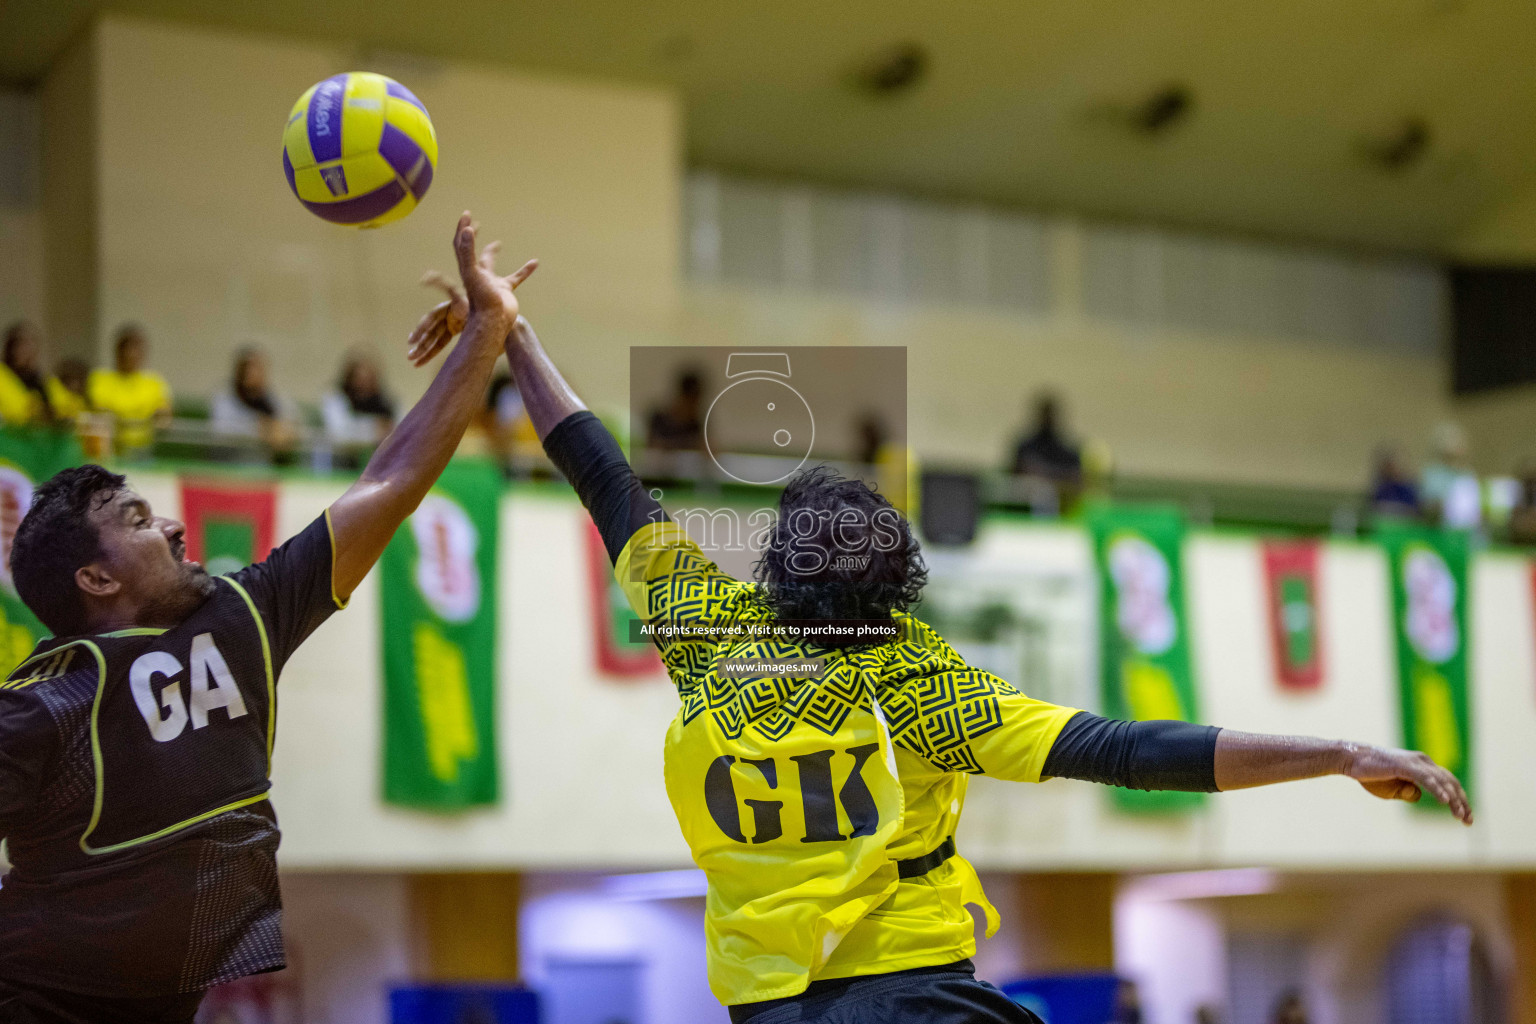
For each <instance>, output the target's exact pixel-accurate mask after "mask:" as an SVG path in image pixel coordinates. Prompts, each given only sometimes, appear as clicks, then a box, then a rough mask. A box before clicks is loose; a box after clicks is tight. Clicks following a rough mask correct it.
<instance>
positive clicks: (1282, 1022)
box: [1269, 989, 1312, 1024]
mask: <svg viewBox="0 0 1536 1024" xmlns="http://www.w3.org/2000/svg"><path fill="white" fill-rule="evenodd" d="M1311 1020H1312V1018H1311V1017H1310V1016H1308V1015H1307V1004H1306V1003H1304V1002H1302V1000H1301V993H1300V992H1297V991H1296V990H1295V989H1292V990H1291V991H1289V992H1286V993H1285V994H1284V995H1282V996H1281V997H1280V999H1279V1001H1277V1002H1276V1003H1275V1009H1274V1011H1273V1012H1272V1013H1271V1014H1270V1017H1269V1024H1310V1022H1311Z"/></svg>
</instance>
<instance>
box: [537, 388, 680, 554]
mask: <svg viewBox="0 0 1536 1024" xmlns="http://www.w3.org/2000/svg"><path fill="white" fill-rule="evenodd" d="M544 452H545V454H547V455H548V456H549V458H550V461H551V462H553V463H554V464H555V466H556V468H558V469H559V470H560V472H562V473H564V474H565V478H566V479H567V480H569V481H570V482H571V486H572V487H574V488H576V496H577V497H579V498H580V499H581V503H582V504H583V505H585V506H586V507H587V511H588V512H590V513H591V514H592V521H593V522H594V523H596V524H597V532H598V533H601V534H602V535H603V546H604V547H605V548H607V549H608V557H609V558H610V559H612V560H613V561H615V562H617V561H618V559H619V555H620V554H621V553H622V552H623V550H624V545H625V544H628V543H629V538H631V537H633V536H634V535H635V531H636V530H638V529H640V527H642V526H644V525H645V524H646V523H660V522H664V521H665V520H666V519H667V513H666V512H665V511H663V510H662V507H661V506H660V505H658V504H657V503H656V499H655V498H652V497H651V495H650V493H649V492H648V491H647V490H646V489H645V485H644V484H642V483H641V482H640V478H639V477H637V476H635V471H634V470H632V469H630V468H629V461H628V460H627V459H625V458H624V452H623V450H622V449H621V448H620V447H619V442H617V441H615V440H614V439H613V435H612V434H610V433H608V428H607V427H605V426H603V424H602V421H601V420H599V419H598V418H597V417H596V416H594V415H592V414H591V413H590V412H587V411H586V410H582V411H581V412H576V413H572V414H571V415H569V416H567V417H566V418H565V419H563V420H561V421H560V422H559V423H557V424H555V429H554V430H551V431H550V432H549V436H547V437H545V438H544Z"/></svg>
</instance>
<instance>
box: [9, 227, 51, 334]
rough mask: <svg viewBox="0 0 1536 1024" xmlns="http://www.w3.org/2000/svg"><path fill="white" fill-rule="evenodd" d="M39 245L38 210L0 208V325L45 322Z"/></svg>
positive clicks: (41, 262)
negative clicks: (22, 320) (24, 321)
mask: <svg viewBox="0 0 1536 1024" xmlns="http://www.w3.org/2000/svg"><path fill="white" fill-rule="evenodd" d="M42 246H43V216H42V212H41V211H40V210H37V209H25V208H23V209H15V208H6V207H0V325H3V324H8V323H10V322H11V321H13V320H17V319H20V318H23V317H25V318H26V319H29V320H34V321H37V322H39V323H41V322H42V321H43V320H44V319H45V318H44V315H43V314H44V308H43V306H44V303H43V258H42Z"/></svg>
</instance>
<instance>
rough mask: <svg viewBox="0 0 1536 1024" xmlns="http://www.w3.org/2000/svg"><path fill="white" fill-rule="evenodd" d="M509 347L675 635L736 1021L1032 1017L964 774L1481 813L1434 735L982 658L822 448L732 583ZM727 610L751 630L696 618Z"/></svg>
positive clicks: (711, 908) (554, 452)
mask: <svg viewBox="0 0 1536 1024" xmlns="http://www.w3.org/2000/svg"><path fill="white" fill-rule="evenodd" d="M467 309H468V307H467V305H466V303H465V302H464V301H463V299H462V298H460V297H459V296H458V295H457V294H454V293H452V291H451V290H450V298H449V300H448V301H446V302H444V303H442V304H440V305H439V306H438V307H436V308H435V309H434V310H433V311H432V312H430V313H429V314H428V315H427V316H426V317H425V318H424V319H423V321H422V323H421V325H420V326H418V328H417V330H416V332H415V333H414V334H413V335H412V339H411V348H410V355H411V357H412V358H413V360H415V361H416V362H418V364H419V363H421V362H425V361H426V360H427V359H430V358H431V357H432V355H433V353H434V352H436V351H437V349H439V348H440V347H442V345H444V344H446V342H447V341H448V339H449V338H451V336H452V335H453V334H454V333H455V331H456V330H457V329H458V324H459V323H460V322H461V321H462V319H463V317H464V316H465V315H466V312H467ZM506 351H507V356H508V358H509V360H510V362H511V366H512V373H513V376H514V378H515V379H516V381H517V385H518V388H519V390H520V391H521V393H522V396H523V400H524V402H525V403H526V405H527V410H528V414H529V416H530V418H531V419H532V421H533V425H534V428H535V429H536V430H537V432H538V435H539V438H540V440H541V441H542V442H543V444H544V448H545V451H546V452H548V454H549V456H550V458H551V459H552V460H553V461H554V462H555V464H556V465H557V466H559V467H560V469H561V471H562V472H564V473H565V475H566V476H567V478H568V479H569V480H570V481H571V483H572V485H573V486H574V487H575V489H576V492H577V494H578V495H580V497H581V499H582V501H583V503H584V504H585V505H586V506H587V508H588V510H589V511H590V512H591V514H592V518H593V520H594V521H595V522H596V524H597V526H598V529H599V532H600V533H601V534H602V537H603V541H604V543H605V545H606V546H607V549H608V552H609V555H610V556H611V557H612V558H613V560H614V562H615V571H616V573H617V577H618V580H619V582H620V584H621V585H622V587H623V589H624V592H625V593H626V595H627V596H628V597H629V600H630V602H631V604H632V605H633V606H634V608H635V610H636V612H637V613H638V614H639V615H640V616H641V618H642V619H644V620H646V621H647V622H650V623H653V624H657V625H660V626H664V627H670V628H672V629H674V630H676V631H677V632H675V633H673V634H669V635H664V636H662V637H660V638H659V639H658V647H659V648H660V649H661V654H662V659H663V661H664V662H665V664H666V667H667V671H668V672H669V674H670V675H671V677H672V680H673V682H674V683H676V685H677V689H678V696H679V697H680V699H681V707H680V709H679V710H678V713H677V716H676V718H675V719H674V720H673V722H672V725H671V727H670V728H669V729H668V731H667V737H666V754H665V773H666V783H667V792H668V795H669V797H670V799H671V801H672V806H673V808H674V810H675V812H676V814H677V819H678V823H679V824H680V825H681V826H682V830H683V835H684V836H685V838H686V839H687V841H688V845H689V847H690V848H691V850H692V853H693V857H694V860H695V861H696V862H697V863H698V865H699V866H700V867H701V868H702V869H703V870H704V873H705V875H706V876H707V877H708V880H709V894H708V899H707V903H706V922H705V927H706V938H707V943H708V959H709V964H708V966H709V980H710V986H711V988H712V989H713V991H714V993H715V995H716V996H717V997H718V998H719V999H720V1000H721V1002H723V1003H725V1004H726V1005H727V1006H728V1007H729V1008H730V1015H731V1019H732V1021H733V1022H734V1024H743V1022H746V1021H750V1022H752V1024H787V1022H791V1021H794V1022H801V1024H810V1022H820V1024H865V1022H868V1024H889V1022H892V1021H924V1022H933V1024H987V1022H996V1024H1001V1022H1014V1024H1023V1022H1029V1021H1037V1020H1038V1018H1036V1017H1034V1016H1033V1015H1032V1014H1031V1013H1029V1012H1028V1011H1027V1010H1025V1009H1023V1008H1022V1007H1019V1006H1017V1005H1015V1004H1014V1003H1013V1002H1011V1001H1010V1000H1009V999H1007V998H1006V997H1005V996H1003V994H1002V993H1001V992H999V991H998V990H997V989H995V988H993V987H992V986H990V985H987V984H985V983H983V982H980V981H977V980H976V978H975V977H974V969H973V967H972V965H971V963H970V960H969V959H968V958H969V957H970V956H971V955H972V954H973V953H974V951H975V942H974V939H973V925H972V923H971V918H970V914H969V913H968V912H967V910H966V909H965V905H966V904H971V905H974V906H977V907H979V908H980V909H981V910H982V911H983V912H984V914H985V915H986V917H987V918H988V921H989V926H988V934H991V931H992V929H993V928H995V927H996V912H995V911H994V910H993V909H992V907H991V905H990V904H989V903H988V902H987V899H986V896H985V894H984V893H983V892H982V890H981V885H980V883H979V882H978V881H977V877H976V872H975V871H974V870H973V869H972V867H971V865H970V864H969V863H967V862H966V860H965V859H964V858H963V857H961V856H959V854H958V853H957V851H956V849H955V841H954V834H955V827H956V825H957V824H958V821H959V817H960V812H961V806H962V803H963V801H964V798H965V789H966V782H967V780H968V778H969V776H970V775H971V774H986V775H992V776H996V777H999V778H1004V779H1012V780H1016V781H1020V782H1038V781H1040V780H1041V779H1042V778H1046V777H1050V776H1065V777H1071V778H1079V779H1087V780H1091V781H1096V782H1103V783H1111V784H1117V785H1124V786H1135V787H1139V788H1144V789H1185V790H1202V791H1216V790H1227V789H1240V788H1244V787H1249V786H1260V785H1266V784H1269V783H1276V782H1285V781H1288V780H1293V779H1305V778H1312V777H1315V776H1320V775H1329V774H1342V775H1348V776H1350V777H1352V778H1355V779H1358V780H1359V781H1360V782H1361V783H1362V784H1363V785H1364V786H1365V788H1366V789H1367V790H1368V791H1369V792H1371V793H1372V794H1374V795H1376V796H1378V797H1384V798H1388V799H1403V800H1417V799H1418V798H1419V796H1420V794H1421V793H1422V792H1424V791H1428V792H1429V793H1430V794H1431V795H1432V796H1433V797H1434V798H1435V799H1437V800H1440V801H1442V802H1443V803H1446V804H1448V805H1450V807H1451V808H1452V809H1453V811H1454V812H1455V814H1456V815H1457V817H1459V818H1460V819H1461V820H1462V821H1464V822H1468V823H1470V821H1471V812H1470V809H1469V807H1468V805H1467V799H1466V795H1465V794H1464V793H1463V792H1462V789H1461V787H1460V786H1459V785H1458V783H1457V781H1456V779H1455V777H1454V776H1452V775H1451V774H1450V773H1449V772H1447V771H1445V770H1444V769H1442V768H1440V767H1439V766H1437V765H1435V764H1434V763H1433V762H1432V761H1431V760H1430V759H1429V758H1427V757H1426V756H1424V755H1423V754H1420V753H1416V752H1412V751H1406V750H1390V749H1383V748H1379V747H1373V746H1369V745H1366V744H1357V743H1346V742H1335V741H1325V740H1316V739H1309V738H1304V737H1277V736H1261V735H1254V734H1247V733H1238V732H1232V731H1229V730H1221V729H1217V728H1214V727H1211V726H1199V725H1192V724H1189V723H1185V722H1118V721H1113V720H1109V719H1104V718H1100V717H1098V716H1096V715H1092V714H1089V713H1087V712H1083V711H1078V710H1075V709H1072V708H1064V707H1057V706H1055V705H1052V704H1047V703H1044V702H1042V701H1038V700H1033V699H1031V698H1030V697H1028V696H1026V695H1025V694H1023V693H1021V692H1019V691H1018V690H1017V689H1015V688H1014V687H1013V686H1012V685H1010V684H1009V683H1007V682H1005V681H1004V680H1002V679H999V678H998V677H996V676H994V675H991V674H990V673H987V672H983V671H981V670H978V669H975V668H972V667H971V666H969V665H967V664H966V663H965V661H964V660H963V659H962V658H960V657H959V655H957V654H956V653H955V651H954V650H953V649H952V648H951V647H950V646H949V645H948V644H946V643H945V642H944V640H943V639H942V638H941V637H939V636H938V635H937V634H935V633H934V632H933V630H931V629H929V628H928V627H927V626H926V625H924V624H923V623H922V622H920V621H918V620H917V619H916V618H914V617H913V616H911V615H910V614H908V612H907V609H908V607H909V606H911V605H912V604H913V603H915V601H916V599H917V597H918V595H919V593H920V591H921V589H922V586H923V583H924V581H925V578H926V572H925V569H924V567H923V561H922V557H921V555H920V553H919V550H918V545H917V541H916V540H915V538H914V537H913V535H912V531H911V529H910V528H909V527H908V525H907V523H906V521H905V520H904V519H903V518H902V517H901V516H900V515H899V514H898V513H897V512H896V511H895V509H893V508H892V507H891V506H890V504H889V503H888V502H886V501H885V499H884V498H882V497H881V496H880V495H878V494H877V493H875V492H874V491H873V490H871V489H870V488H869V487H867V486H865V485H864V484H862V483H860V482H858V481H853V480H846V479H842V478H840V477H838V476H836V475H835V474H832V473H830V472H829V471H827V470H826V469H824V468H823V469H813V470H810V471H808V472H805V473H802V474H801V475H799V476H797V477H796V478H794V479H792V480H791V482H790V483H789V485H788V486H787V487H786V488H785V489H784V492H783V494H782V496H781V500H780V507H779V516H778V519H777V524H776V525H775V527H774V528H773V531H772V534H771V536H770V537H769V540H768V543H767V545H766V548H765V550H764V553H763V558H762V560H761V561H760V562H759V563H758V567H757V572H756V575H757V579H756V581H755V582H741V581H738V580H735V579H732V578H730V577H729V576H726V575H725V574H724V573H722V572H721V571H720V570H719V569H718V568H716V567H715V565H714V564H713V563H712V562H710V560H709V559H708V558H706V557H705V556H704V555H703V553H702V552H701V551H700V550H699V548H698V547H697V545H695V544H694V543H693V542H692V541H691V540H690V539H689V538H688V537H687V535H686V534H685V533H684V532H683V531H682V530H681V529H680V528H679V527H678V526H677V525H676V524H674V523H672V522H670V521H669V520H668V518H667V516H666V513H665V512H664V511H663V510H662V509H661V508H660V506H658V505H657V503H656V502H655V501H654V500H653V499H652V498H651V497H650V496H649V494H648V493H647V492H646V490H645V489H644V487H643V486H642V485H641V483H640V481H639V480H638V479H637V478H636V477H635V475H634V473H633V472H632V471H631V470H630V467H629V464H628V463H627V462H626V460H625V458H624V455H623V452H622V451H621V450H620V449H619V446H618V444H617V443H616V442H615V441H614V439H613V437H612V436H611V435H610V434H609V433H608V431H607V430H606V429H604V427H603V426H602V424H601V423H599V422H598V420H597V419H596V418H595V417H594V416H593V415H592V414H591V413H590V412H588V411H586V408H585V406H584V405H582V403H581V400H580V399H579V398H577V396H576V395H575V393H574V392H573V391H572V390H571V388H570V387H569V386H568V385H567V384H566V382H565V380H564V379H563V378H562V377H561V375H560V373H559V371H558V370H556V369H555V367H554V365H553V363H551V362H550V360H549V358H548V356H547V355H546V354H545V352H544V350H543V348H542V347H541V346H540V344H539V341H538V338H537V337H535V336H534V333H533V331H532V329H531V328H530V327H529V326H528V323H527V321H526V320H523V319H521V318H520V319H519V320H518V321H517V324H516V326H515V327H514V329H513V330H512V332H511V334H510V335H509V336H508V338H507V342H506ZM844 554H852V555H855V556H858V557H855V558H851V559H849V558H839V557H838V556H839V555H844ZM849 566H858V568H857V569H852V568H848V567H849ZM791 621H796V622H801V623H812V624H814V623H821V624H826V623H831V622H865V623H871V622H872V623H876V624H882V623H883V624H884V625H886V626H889V625H891V624H893V623H894V624H895V626H897V627H898V631H899V635H898V636H897V637H894V638H892V639H888V640H883V639H882V640H878V641H875V642H871V641H869V640H868V639H867V638H865V639H863V640H862V641H859V639H858V638H857V636H855V637H853V638H845V637H840V636H827V637H825V638H824V639H823V640H821V641H818V642H816V643H807V642H791V641H786V640H782V639H776V638H772V637H765V636H763V635H762V634H761V633H755V632H754V630H761V629H762V628H765V627H771V626H773V625H775V624H779V625H782V624H784V623H787V622H791ZM728 627H729V628H733V629H735V630H737V631H738V632H740V633H743V634H745V638H737V639H724V640H721V639H712V638H708V637H702V638H701V637H700V636H699V635H697V634H698V633H699V632H701V631H708V630H711V629H714V630H720V629H724V628H728ZM684 630H688V631H693V634H694V635H688V634H686V633H683V632H682V631H684ZM850 639H851V640H852V642H850ZM775 663H776V664H775Z"/></svg>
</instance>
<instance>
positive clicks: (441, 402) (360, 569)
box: [330, 213, 537, 600]
mask: <svg viewBox="0 0 1536 1024" xmlns="http://www.w3.org/2000/svg"><path fill="white" fill-rule="evenodd" d="M453 249H454V254H455V256H456V257H457V258H458V264H459V276H460V279H461V280H462V281H463V282H464V295H465V302H466V309H465V320H464V323H463V336H462V337H461V338H460V339H459V343H458V345H457V346H456V347H455V348H454V350H453V352H452V353H450V354H449V356H448V358H447V359H446V360H444V362H443V366H442V369H440V370H439V371H438V373H437V377H436V378H434V379H433V381H432V384H431V386H430V387H428V388H427V393H426V394H425V395H423V396H422V398H421V401H419V402H417V403H416V404H415V405H414V406H412V408H411V411H410V412H408V413H406V414H405V418H404V419H402V420H401V421H400V423H399V425H398V426H396V427H395V429H394V430H392V431H391V432H390V434H389V436H388V437H386V438H385V439H384V441H383V442H382V443H381V444H380V445H379V447H378V450H377V451H375V452H374V453H373V458H371V459H369V460H368V466H367V468H365V469H364V470H363V474H362V476H361V477H360V478H359V479H358V481H357V483H355V484H353V485H352V486H351V487H350V488H348V490H347V493H345V494H343V495H342V496H341V497H340V498H338V499H337V500H336V503H335V504H334V505H332V506H331V509H330V513H331V530H332V534H333V538H334V539H333V544H334V548H335V562H334V567H333V569H332V583H333V585H334V587H335V592H336V596H337V597H338V598H340V599H342V600H345V599H346V598H347V597H349V596H350V595H351V593H352V591H353V590H355V589H356V588H357V585H358V584H359V583H361V582H362V581H363V577H364V576H366V575H367V574H368V570H369V569H372V568H373V565H374V563H375V562H377V561H378V560H379V556H380V555H381V554H383V553H384V548H385V546H386V545H388V544H389V541H390V538H391V537H393V536H394V535H395V529H396V528H397V527H399V525H400V524H401V523H402V522H404V521H405V519H406V517H407V516H409V515H410V514H411V513H412V512H414V511H416V507H417V506H418V505H420V504H421V499H422V498H424V497H426V494H427V491H428V490H430V489H431V487H432V485H433V484H434V483H436V482H437V478H438V476H439V475H440V474H441V473H442V472H443V467H445V466H447V465H448V460H449V458H451V457H452V455H453V453H454V450H455V449H456V448H458V445H459V441H460V439H461V438H462V437H463V436H464V430H465V428H466V427H468V426H469V421H470V418H471V417H472V416H473V415H474V413H475V410H476V409H478V408H479V406H480V403H481V402H482V401H483V400H484V397H485V387H486V384H487V383H488V382H489V380H490V376H491V369H492V367H494V366H495V365H496V359H497V357H498V356H500V355H501V350H502V342H503V340H504V339H505V338H506V336H507V333H508V332H509V331H511V329H512V325H513V323H514V322H515V321H516V320H517V297H516V295H514V294H513V289H515V288H516V287H517V286H518V285H519V284H521V283H522V282H523V281H524V280H525V279H526V278H527V277H528V275H529V274H531V273H533V270H534V268H535V267H536V266H537V262H536V261H530V262H528V263H526V264H524V265H523V267H522V268H521V269H519V270H518V271H517V272H516V273H514V274H511V275H510V276H507V277H498V276H497V275H496V273H495V271H494V269H493V263H492V260H493V258H494V255H495V248H494V246H486V251H485V252H484V253H483V254H481V255H479V256H476V253H475V228H474V225H473V224H471V223H470V219H469V214H468V213H465V214H464V215H463V216H462V217H460V218H459V225H458V228H457V229H456V231H455V232H454V237H453ZM430 319H431V318H430V316H429V318H428V320H424V321H423V322H422V324H421V325H419V326H418V327H417V329H416V331H415V332H414V333H413V334H412V336H411V346H412V352H413V354H414V353H415V352H416V351H418V350H419V349H420V348H421V347H422V346H423V344H424V339H423V338H422V333H423V331H424V330H426V329H428V327H429V322H428V321H429V320H430ZM425 340H426V341H432V340H437V339H435V338H432V339H425ZM447 341H448V339H447V338H446V337H445V338H442V339H441V340H440V341H439V342H438V344H437V346H436V348H441V347H442V345H443V344H445V343H446V342H447ZM436 348H434V349H433V351H434V352H435V351H436Z"/></svg>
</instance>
